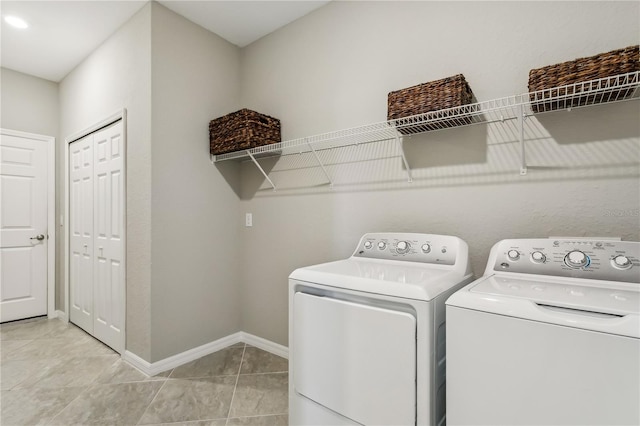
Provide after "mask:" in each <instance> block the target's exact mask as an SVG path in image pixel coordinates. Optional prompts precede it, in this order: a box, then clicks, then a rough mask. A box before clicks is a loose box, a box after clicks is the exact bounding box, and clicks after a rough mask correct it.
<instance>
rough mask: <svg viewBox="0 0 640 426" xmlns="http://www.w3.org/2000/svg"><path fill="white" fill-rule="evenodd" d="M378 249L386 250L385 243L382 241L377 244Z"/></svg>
mask: <svg viewBox="0 0 640 426" xmlns="http://www.w3.org/2000/svg"><path fill="white" fill-rule="evenodd" d="M378 248H379V249H380V250H384V249H385V248H387V243H385V242H384V241H380V242H379V243H378Z"/></svg>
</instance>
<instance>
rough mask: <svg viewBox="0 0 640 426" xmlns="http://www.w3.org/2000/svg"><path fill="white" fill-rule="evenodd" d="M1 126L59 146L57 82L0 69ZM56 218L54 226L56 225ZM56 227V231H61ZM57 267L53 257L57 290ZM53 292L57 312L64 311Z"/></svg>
mask: <svg viewBox="0 0 640 426" xmlns="http://www.w3.org/2000/svg"><path fill="white" fill-rule="evenodd" d="M0 73H1V74H0V87H1V90H0V102H1V106H0V111H1V113H2V116H1V117H0V127H2V128H5V129H11V130H20V131H23V132H28V133H36V134H40V135H46V136H53V137H55V138H56V145H57V147H60V146H61V145H62V143H61V141H60V137H59V134H58V83H54V82H53V81H49V80H44V79H42V78H38V77H34V76H32V75H28V74H23V73H21V72H17V71H13V70H10V69H7V68H0ZM59 152H60V149H56V169H58V168H59V167H60V164H61V163H60V161H61V158H60V156H59ZM59 188H60V182H59V175H58V174H57V173H56V191H59ZM59 217H60V202H59V199H58V198H56V218H59ZM58 222H59V221H58V219H56V224H58ZM56 226H57V225H56ZM60 230H61V229H60V228H59V227H57V228H56V231H58V232H59V231H60ZM60 247H62V236H61V235H58V236H57V240H56V251H59V248H60ZM60 276H61V275H60V264H59V262H58V258H56V283H55V284H54V285H55V286H56V289H58V288H60V286H61V284H60V283H61V281H60V278H59V277H60ZM58 296H59V295H58V293H56V301H55V305H56V309H62V310H64V306H63V305H62V304H61V300H62V299H61V298H59V297H58Z"/></svg>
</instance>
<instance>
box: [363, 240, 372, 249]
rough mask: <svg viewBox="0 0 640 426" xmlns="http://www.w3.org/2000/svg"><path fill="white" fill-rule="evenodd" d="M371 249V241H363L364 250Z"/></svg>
mask: <svg viewBox="0 0 640 426" xmlns="http://www.w3.org/2000/svg"><path fill="white" fill-rule="evenodd" d="M371 247H373V243H372V242H371V241H365V243H364V248H366V249H367V250H369V249H370V248H371Z"/></svg>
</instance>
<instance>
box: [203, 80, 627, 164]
mask: <svg viewBox="0 0 640 426" xmlns="http://www.w3.org/2000/svg"><path fill="white" fill-rule="evenodd" d="M639 98H640V72H637V71H636V72H632V73H628V74H620V75H616V76H612V77H606V78H600V79H597V80H591V81H586V82H582V83H576V84H570V85H566V86H561V87H554V88H551V89H545V90H539V91H536V92H530V93H524V94H521V95H515V96H509V97H505V98H499V99H492V100H489V101H483V102H477V103H474V104H468V105H463V106H460V107H455V108H449V109H443V110H438V111H432V112H427V113H424V114H419V115H414V116H411V117H404V118H400V119H396V120H390V121H382V122H379V123H374V124H367V125H364V126H358V127H354V128H351V129H344V130H337V131H333V132H328V133H322V134H319V135H314V136H309V137H304V138H298V139H292V140H288V141H284V142H280V143H277V144H272V145H265V146H260V147H257V148H252V149H249V150H242V151H235V152H230V153H226V154H220V155H215V156H214V158H213V160H214V161H216V162H217V161H226V160H249V159H251V160H254V161H255V159H256V158H260V157H264V156H270V155H290V154H301V153H306V152H316V151H322V150H325V149H331V148H337V147H344V146H348V145H358V144H365V143H373V142H380V141H385V140H392V139H402V137H403V136H404V135H415V134H421V133H426V132H431V131H437V130H445V129H449V128H452V127H460V126H468V125H472V124H479V123H496V122H505V121H509V120H517V119H519V118H520V117H523V116H524V117H527V116H531V115H534V114H542V113H546V112H551V111H558V110H566V109H572V108H582V107H588V106H593V105H599V104H604V103H611V102H620V101H626V100H637V99H639ZM400 130H401V131H400Z"/></svg>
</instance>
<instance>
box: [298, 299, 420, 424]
mask: <svg viewBox="0 0 640 426" xmlns="http://www.w3.org/2000/svg"><path fill="white" fill-rule="evenodd" d="M293 299H294V300H293V343H292V362H293V377H292V378H290V380H293V383H294V389H295V392H297V393H299V394H301V395H303V396H304V397H306V398H308V399H309V400H311V401H314V402H316V403H318V404H320V405H322V406H324V407H326V408H328V409H330V410H332V411H334V412H336V413H338V414H340V415H342V416H344V417H347V418H349V419H351V420H353V421H355V422H357V423H359V424H363V425H374V424H378V425H415V422H416V319H415V317H414V316H412V315H411V314H409V313H406V312H400V311H395V310H391V309H384V308H380V307H375V306H369V305H364V304H360V303H353V302H347V301H342V300H337V299H333V298H331V297H322V296H314V295H311V294H306V293H300V292H298V293H295V295H294V298H293Z"/></svg>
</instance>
